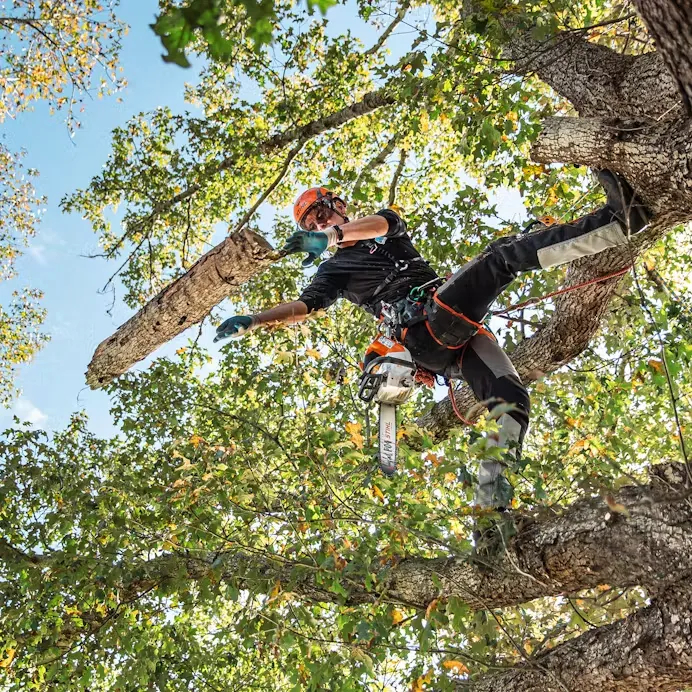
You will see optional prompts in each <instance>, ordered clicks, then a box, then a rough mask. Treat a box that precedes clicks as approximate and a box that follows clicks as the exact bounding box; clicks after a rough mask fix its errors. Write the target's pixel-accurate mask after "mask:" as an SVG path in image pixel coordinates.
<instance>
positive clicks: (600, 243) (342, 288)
mask: <svg viewBox="0 0 692 692" xmlns="http://www.w3.org/2000/svg"><path fill="white" fill-rule="evenodd" d="M597 177H598V180H599V182H600V183H601V185H602V186H603V188H604V189H605V192H606V198H607V203H606V204H605V206H603V207H601V208H599V209H597V210H596V211H594V212H592V213H590V214H587V215H585V216H582V217H581V218H579V219H577V220H575V221H572V222H571V223H566V224H554V225H550V226H544V225H540V226H539V230H535V231H533V232H531V233H526V234H521V235H515V236H507V237H505V238H500V239H499V240H496V241H494V242H492V243H490V245H488V247H487V248H486V249H485V250H484V251H483V252H482V253H481V254H480V255H478V256H477V257H476V258H475V259H473V260H471V261H470V262H468V263H467V264H466V265H464V266H463V267H462V268H461V269H459V270H458V271H457V272H456V273H455V274H453V275H452V276H451V277H450V278H448V279H447V280H446V281H445V280H443V279H440V278H439V277H438V276H437V274H436V273H435V272H434V271H433V269H431V268H430V266H429V265H428V264H427V262H426V261H425V260H424V259H423V258H422V257H421V256H420V254H419V253H418V251H417V250H416V249H415V248H414V246H413V244H412V242H411V239H410V238H409V236H408V234H407V232H406V223H405V222H404V221H403V220H402V219H401V218H400V217H399V216H398V215H397V214H396V213H395V212H394V211H392V210H391V209H383V210H382V211H378V212H377V213H376V214H374V215H372V216H366V217H364V218H361V219H354V220H353V221H351V220H350V219H349V218H348V217H347V216H346V202H345V201H344V200H343V199H342V198H340V197H338V196H336V195H335V194H333V193H332V192H330V191H329V190H327V189H326V188H323V187H317V188H311V189H309V190H307V191H305V192H303V193H302V194H301V195H300V196H299V197H298V199H297V200H296V202H295V205H294V210H293V213H294V217H295V220H296V223H297V224H298V225H299V227H300V229H301V230H298V231H296V232H295V233H294V234H293V235H291V236H290V237H289V238H288V240H287V241H286V244H285V246H284V248H283V250H282V252H283V253H284V254H292V253H297V252H307V253H308V255H307V257H306V259H304V260H303V262H302V264H303V266H304V267H307V266H309V265H311V264H312V263H313V261H314V260H315V259H316V258H317V257H319V256H320V255H321V254H322V253H323V252H324V251H325V250H326V249H327V248H329V247H334V246H336V247H337V250H336V252H335V253H334V254H333V255H332V256H331V257H330V258H329V259H328V260H326V261H325V262H322V264H320V266H319V268H318V270H317V273H316V274H315V276H314V278H313V279H312V281H311V282H310V285H309V286H307V288H305V290H304V291H303V292H302V293H301V295H300V297H299V298H298V300H297V301H293V302H290V303H283V304H280V305H277V306H276V307H274V308H271V309H270V310H267V311H265V312H261V313H259V314H257V315H237V316H235V317H231V318H229V319H227V320H225V321H224V322H223V323H222V324H221V325H220V326H219V327H218V328H217V336H216V338H215V341H218V340H219V339H223V338H226V337H237V336H240V335H242V334H243V333H245V332H247V331H249V330H251V329H255V328H257V327H259V326H261V325H264V324H269V323H277V322H281V323H285V324H291V323H295V322H300V321H302V320H303V319H305V317H306V316H307V315H308V314H309V313H311V312H313V311H314V310H319V309H324V308H328V307H329V306H330V305H332V304H333V303H334V302H335V301H336V300H337V299H338V298H341V297H343V298H346V299H347V300H350V301H351V302H352V303H355V304H356V305H360V306H362V307H363V308H365V310H367V311H368V312H370V313H371V314H373V315H375V316H376V317H379V316H380V315H381V313H382V310H383V305H384V306H385V307H386V308H387V309H389V310H391V309H392V308H393V309H394V311H395V312H396V313H397V318H398V322H397V324H398V327H399V329H398V331H397V338H398V340H399V341H400V342H402V343H403V344H404V345H405V346H406V347H407V348H408V349H409V351H410V352H411V355H412V357H413V360H414V362H415V364H416V365H417V366H418V367H420V368H424V369H425V370H427V371H429V372H430V373H433V374H440V375H443V376H445V377H446V378H449V379H454V378H463V379H464V380H466V382H467V383H468V384H469V386H470V387H471V389H472V390H473V393H474V394H475V396H476V397H477V398H478V399H479V400H481V401H490V402H493V401H494V402H507V403H508V404H512V405H513V409H512V410H511V411H509V412H507V413H503V414H502V415H501V416H500V417H499V419H498V421H497V422H498V426H499V434H498V435H496V436H495V439H489V440H488V443H489V444H491V445H499V446H501V447H503V448H507V449H509V450H510V451H509V452H508V453H509V454H516V450H517V449H518V448H519V446H520V445H521V442H522V439H523V437H524V434H525V433H526V429H527V427H528V422H529V395H528V392H527V390H526V387H525V386H524V385H523V383H522V382H521V380H520V378H519V375H518V374H517V371H516V370H515V368H514V366H513V365H512V363H511V361H510V360H509V358H508V357H507V355H506V354H505V352H504V351H503V350H502V348H501V347H500V346H499V345H498V343H497V341H496V340H495V338H494V337H493V336H492V335H491V334H490V333H489V332H488V331H487V330H486V329H484V328H483V325H482V322H483V320H484V319H485V317H486V315H487V313H488V311H489V309H490V306H491V304H492V303H493V302H494V301H495V299H496V298H497V297H498V296H499V295H500V293H502V291H503V290H504V289H505V288H507V286H509V284H510V283H511V282H512V281H513V280H514V278H515V277H516V276H517V274H518V273H519V272H526V271H531V270H533V269H539V268H543V269H546V268H548V267H553V266H556V265H559V264H563V263H565V262H571V261H572V260H575V259H577V258H579V257H584V256H586V255H591V254H595V253H597V252H600V251H602V250H604V249H606V248H608V247H614V246H616V245H622V244H625V243H626V242H627V235H628V234H634V233H638V232H639V231H641V230H642V229H643V228H644V227H645V226H646V224H647V223H648V220H649V217H650V214H649V212H648V210H647V209H646V208H645V207H644V206H643V204H642V203H641V202H640V201H639V200H638V199H637V197H636V196H635V195H634V192H633V190H632V188H631V187H630V186H629V185H628V183H627V182H626V181H625V180H624V179H623V178H622V177H620V176H618V175H616V174H614V173H612V172H610V171H608V170H602V171H599V172H597ZM423 287H424V288H423ZM412 289H418V293H417V297H418V298H421V297H423V296H424V298H423V300H419V301H418V303H419V304H420V305H423V304H424V308H421V310H420V311H419V312H418V313H415V311H414V313H413V314H411V311H410V310H408V309H407V306H410V305H411V301H410V300H407V298H408V297H409V296H410V294H411V291H412ZM504 468H505V464H503V463H502V462H500V461H497V460H493V459H488V460H485V461H482V462H481V464H480V470H479V474H478V486H477V489H476V496H475V503H476V504H478V505H480V506H481V507H484V508H501V507H505V506H507V504H508V503H509V501H510V499H511V496H512V488H511V486H510V484H509V482H508V481H507V480H506V478H505V477H504V475H503V473H502V471H503V469H504Z"/></svg>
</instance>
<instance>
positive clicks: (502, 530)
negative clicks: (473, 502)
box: [472, 510, 517, 568]
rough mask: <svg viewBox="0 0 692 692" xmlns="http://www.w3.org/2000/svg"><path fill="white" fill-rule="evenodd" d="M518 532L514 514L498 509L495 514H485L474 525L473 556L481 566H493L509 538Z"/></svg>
mask: <svg viewBox="0 0 692 692" xmlns="http://www.w3.org/2000/svg"><path fill="white" fill-rule="evenodd" d="M516 532H517V529H516V526H515V524H514V520H513V519H512V515H511V514H510V513H509V512H507V511H505V510H502V511H498V512H497V513H494V515H493V516H483V517H480V518H478V519H477V520H476V522H475V524H474V527H473V533H472V537H473V553H472V554H473V557H474V558H475V559H476V560H478V562H479V564H480V566H481V568H482V567H483V566H484V565H485V566H488V567H490V566H492V563H491V562H488V561H492V560H493V559H494V558H497V557H498V556H499V555H501V554H502V551H503V550H504V549H505V546H506V545H507V543H508V541H509V539H510V538H511V537H512V536H513V535H514V534H515V533H516Z"/></svg>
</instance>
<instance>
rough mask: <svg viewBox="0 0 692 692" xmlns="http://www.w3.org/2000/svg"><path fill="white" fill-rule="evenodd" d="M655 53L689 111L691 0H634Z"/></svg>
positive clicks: (691, 107) (691, 96) (691, 99)
mask: <svg viewBox="0 0 692 692" xmlns="http://www.w3.org/2000/svg"><path fill="white" fill-rule="evenodd" d="M634 4H635V5H636V6H637V9H638V10H639V14H641V16H642V17H643V18H644V22H645V23H646V26H647V29H648V30H649V33H650V34H651V35H652V36H653V37H654V38H655V39H656V48H657V51H656V52H657V53H659V54H660V55H661V56H662V58H663V60H664V61H665V64H666V66H667V67H668V70H669V71H670V74H671V75H673V77H674V78H675V82H676V84H677V87H678V89H679V91H680V95H681V97H682V102H683V104H684V106H685V110H686V112H687V114H688V115H692V4H690V2H689V0H634Z"/></svg>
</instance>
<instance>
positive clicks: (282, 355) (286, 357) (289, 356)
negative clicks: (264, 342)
mask: <svg viewBox="0 0 692 692" xmlns="http://www.w3.org/2000/svg"><path fill="white" fill-rule="evenodd" d="M294 357H295V355H294V353H293V351H279V352H278V353H277V354H276V356H275V357H274V362H275V363H278V364H279V365H280V364H281V363H291V362H293V359H294Z"/></svg>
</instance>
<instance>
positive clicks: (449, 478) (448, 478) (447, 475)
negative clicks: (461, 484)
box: [445, 471, 457, 483]
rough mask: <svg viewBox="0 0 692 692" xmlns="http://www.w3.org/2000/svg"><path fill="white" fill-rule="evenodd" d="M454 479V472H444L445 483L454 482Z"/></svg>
mask: <svg viewBox="0 0 692 692" xmlns="http://www.w3.org/2000/svg"><path fill="white" fill-rule="evenodd" d="M456 479H457V477H456V474H454V473H452V472H451V471H450V472H449V473H445V483H454V481H456Z"/></svg>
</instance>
